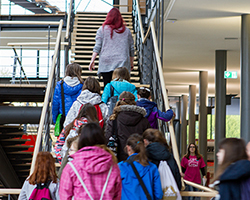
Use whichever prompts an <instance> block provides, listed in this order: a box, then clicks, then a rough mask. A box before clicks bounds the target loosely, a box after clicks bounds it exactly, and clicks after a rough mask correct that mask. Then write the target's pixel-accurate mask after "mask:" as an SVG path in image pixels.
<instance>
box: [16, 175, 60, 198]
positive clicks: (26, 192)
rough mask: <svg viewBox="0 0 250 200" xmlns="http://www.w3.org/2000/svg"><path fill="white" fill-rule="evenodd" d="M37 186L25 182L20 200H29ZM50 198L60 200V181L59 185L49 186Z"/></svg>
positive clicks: (51, 184)
mask: <svg viewBox="0 0 250 200" xmlns="http://www.w3.org/2000/svg"><path fill="white" fill-rule="evenodd" d="M35 188H36V185H31V184H30V183H29V181H28V180H26V181H24V184H23V187H22V190H21V192H20V195H19V197H18V200H28V199H29V197H30V195H31V193H32V192H33V190H34V189H35ZM49 191H50V196H51V198H52V199H53V200H60V197H59V193H58V192H59V179H58V182H57V183H52V182H51V183H50V185H49Z"/></svg>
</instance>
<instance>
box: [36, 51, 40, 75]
mask: <svg viewBox="0 0 250 200" xmlns="http://www.w3.org/2000/svg"><path fill="white" fill-rule="evenodd" d="M39 65H40V50H39V49H38V50H37V53H36V78H39Z"/></svg>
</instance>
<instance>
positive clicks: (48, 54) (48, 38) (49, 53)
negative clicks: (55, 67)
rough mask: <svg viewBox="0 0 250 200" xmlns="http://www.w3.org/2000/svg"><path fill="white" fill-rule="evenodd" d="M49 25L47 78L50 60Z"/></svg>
mask: <svg viewBox="0 0 250 200" xmlns="http://www.w3.org/2000/svg"><path fill="white" fill-rule="evenodd" d="M49 51H50V25H49V26H48V66H47V78H49V61H50V52H49Z"/></svg>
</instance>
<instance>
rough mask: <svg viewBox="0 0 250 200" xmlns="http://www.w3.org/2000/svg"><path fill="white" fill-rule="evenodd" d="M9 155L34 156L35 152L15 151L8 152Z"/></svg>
mask: <svg viewBox="0 0 250 200" xmlns="http://www.w3.org/2000/svg"><path fill="white" fill-rule="evenodd" d="M7 154H12V155H13V154H17V155H32V154H33V152H28V151H27V152H26V151H13V152H7Z"/></svg>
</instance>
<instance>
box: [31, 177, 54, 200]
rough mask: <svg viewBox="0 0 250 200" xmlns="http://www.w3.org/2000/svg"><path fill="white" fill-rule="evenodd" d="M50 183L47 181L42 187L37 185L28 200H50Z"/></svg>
mask: <svg viewBox="0 0 250 200" xmlns="http://www.w3.org/2000/svg"><path fill="white" fill-rule="evenodd" d="M50 183H51V181H48V182H47V183H45V184H43V185H42V184H41V183H39V184H37V185H36V188H35V189H34V190H33V192H32V193H31V195H30V198H29V200H52V198H51V196H50V191H49V185H50Z"/></svg>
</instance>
